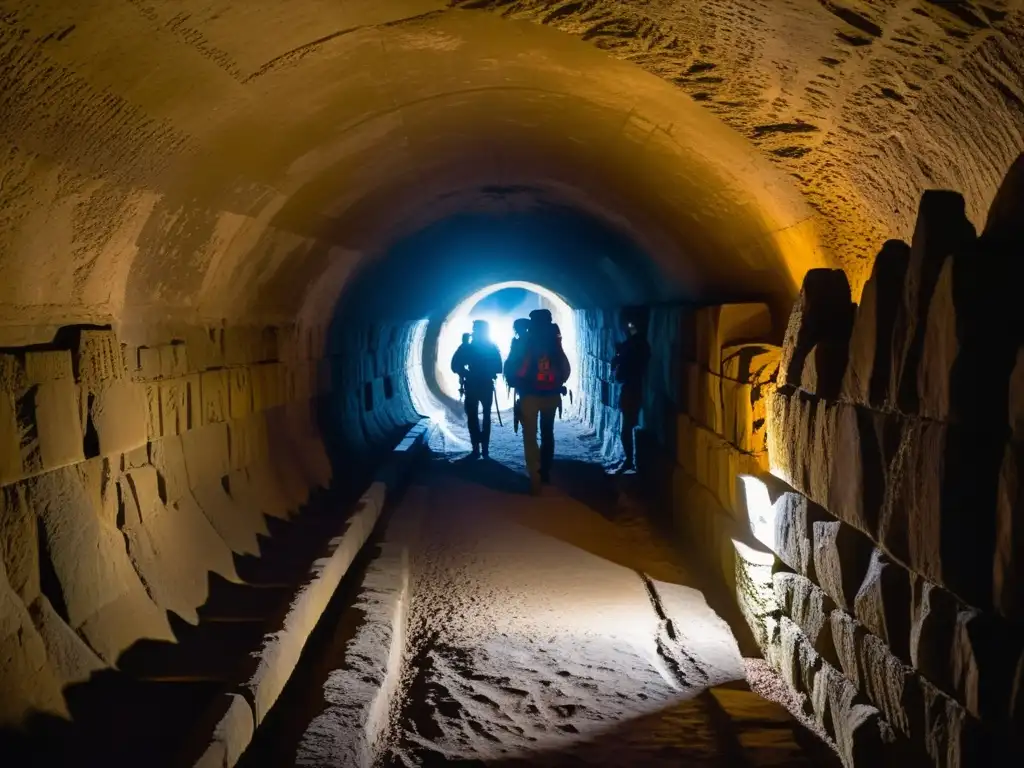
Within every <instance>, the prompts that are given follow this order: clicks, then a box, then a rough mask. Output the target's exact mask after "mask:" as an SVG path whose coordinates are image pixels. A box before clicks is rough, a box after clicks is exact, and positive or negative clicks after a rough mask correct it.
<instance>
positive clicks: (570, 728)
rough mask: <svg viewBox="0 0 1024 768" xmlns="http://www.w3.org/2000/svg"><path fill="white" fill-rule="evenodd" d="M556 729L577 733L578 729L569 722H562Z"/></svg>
mask: <svg viewBox="0 0 1024 768" xmlns="http://www.w3.org/2000/svg"><path fill="white" fill-rule="evenodd" d="M558 730H560V731H562V732H563V733H579V731H578V730H577V729H576V726H574V725H572V724H571V723H563V724H562V725H560V726H558Z"/></svg>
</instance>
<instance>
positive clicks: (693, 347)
mask: <svg viewBox="0 0 1024 768" xmlns="http://www.w3.org/2000/svg"><path fill="white" fill-rule="evenodd" d="M621 320H622V318H621V312H620V311H610V310H604V311H586V312H580V313H578V325H577V328H578V332H579V336H578V337H579V338H580V339H581V341H582V350H581V351H582V355H583V357H582V359H581V367H582V368H583V376H582V382H583V387H584V393H583V395H584V396H583V398H582V399H581V408H582V415H583V418H584V419H585V420H586V421H587V422H588V423H589V424H590V425H591V426H593V427H594V428H595V430H597V432H598V434H599V435H601V436H602V438H603V440H602V442H603V444H604V446H605V454H606V455H607V456H608V457H610V458H614V457H616V453H617V452H619V451H620V450H621V449H620V447H619V442H618V440H619V430H620V426H621V414H620V413H619V411H618V396H619V387H618V385H617V384H616V383H615V382H614V381H613V379H612V374H611V366H610V363H611V359H612V357H613V356H614V354H615V343H616V342H617V341H619V340H620V339H621V338H622V330H621V329H622V322H621ZM647 334H648V340H649V342H650V345H651V352H652V357H651V361H650V365H649V367H648V372H647V378H646V385H645V386H646V391H645V399H644V408H643V414H642V429H641V434H640V435H638V438H637V450H638V454H639V457H640V460H639V466H640V471H641V473H643V475H644V476H645V482H648V488H649V489H651V490H652V492H653V493H655V494H656V496H657V497H658V498H659V499H660V501H661V506H662V507H664V508H666V509H671V511H672V518H673V521H674V524H675V527H676V529H677V530H678V531H679V533H680V535H681V537H682V538H683V539H684V540H686V542H687V543H688V544H689V545H692V546H693V547H694V549H695V550H696V551H699V552H702V553H704V554H705V555H707V556H708V559H709V560H711V561H713V564H714V566H715V567H716V568H718V569H719V571H720V572H721V574H722V576H723V577H724V578H725V579H726V581H727V583H728V584H729V585H730V586H735V580H736V565H735V558H736V553H735V549H734V547H733V541H734V540H736V539H739V540H746V541H749V542H750V543H751V544H752V545H756V542H755V541H754V540H753V539H752V537H751V535H750V526H749V523H748V521H747V508H746V504H745V500H744V498H743V496H742V494H741V493H740V486H739V484H738V483H739V481H738V477H739V475H741V474H747V473H749V474H765V473H766V471H767V465H768V453H767V442H766V404H767V402H768V393H769V392H771V391H772V390H773V388H774V375H775V369H776V367H777V362H778V359H779V355H780V350H779V348H778V347H777V346H774V345H772V344H770V343H768V342H767V341H766V339H768V338H770V337H771V317H770V314H769V311H768V308H767V307H766V306H765V305H763V304H728V305H722V306H714V307H707V308H701V309H694V308H690V307H678V306H666V307H653V308H651V309H650V312H649V315H648V321H647Z"/></svg>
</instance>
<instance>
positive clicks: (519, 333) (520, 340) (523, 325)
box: [505, 317, 530, 432]
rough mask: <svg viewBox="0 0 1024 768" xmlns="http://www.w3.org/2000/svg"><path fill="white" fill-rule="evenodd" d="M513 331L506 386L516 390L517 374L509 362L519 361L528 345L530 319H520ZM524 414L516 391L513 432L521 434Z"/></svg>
mask: <svg viewBox="0 0 1024 768" xmlns="http://www.w3.org/2000/svg"><path fill="white" fill-rule="evenodd" d="M512 330H513V331H514V332H515V335H514V336H513V337H512V343H511V344H510V345H509V350H508V359H507V360H506V361H505V384H507V385H508V388H509V389H515V384H513V383H512V382H513V379H515V375H516V372H515V370H513V369H512V368H510V367H509V360H518V359H519V357H520V355H521V350H522V347H523V345H524V344H525V343H526V335H527V334H528V333H529V332H530V318H528V317H520V318H517V319H516V321H515V322H514V323H512ZM522 420H523V417H522V412H521V411H520V408H519V392H518V390H517V391H516V393H515V395H514V396H513V401H512V431H513V432H519V424H520V423H521V422H522Z"/></svg>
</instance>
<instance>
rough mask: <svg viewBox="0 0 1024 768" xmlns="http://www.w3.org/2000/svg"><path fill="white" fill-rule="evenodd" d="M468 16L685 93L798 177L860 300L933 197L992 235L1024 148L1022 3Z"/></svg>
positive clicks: (491, 4) (610, 7)
mask: <svg viewBox="0 0 1024 768" xmlns="http://www.w3.org/2000/svg"><path fill="white" fill-rule="evenodd" d="M458 4H459V5H462V6H463V7H474V8H480V7H483V8H490V9H494V10H496V11H498V12H501V13H504V14H507V15H509V16H512V17H516V18H529V19H531V20H535V21H538V22H542V23H547V24H551V25H553V26H555V27H557V28H559V29H563V30H565V31H567V32H570V33H573V34H577V35H581V36H582V37H584V39H587V40H590V41H592V42H593V43H594V44H595V45H599V46H601V47H602V48H604V49H605V50H607V51H609V52H611V53H612V54H613V55H616V56H620V57H622V58H625V59H628V60H630V61H634V62H636V63H637V64H639V65H640V66H643V67H646V68H647V69H649V70H650V71H652V72H655V73H656V74H658V75H660V76H662V77H665V78H667V79H670V80H672V81H674V82H675V83H677V84H678V85H679V87H680V88H682V89H683V90H685V91H686V92H687V93H688V94H689V95H690V96H691V98H693V99H695V100H697V101H698V102H700V103H701V104H702V105H704V106H705V107H707V109H709V110H711V111H712V112H713V113H715V114H716V115H718V116H720V117H721V118H722V119H723V120H725V121H726V122H727V123H728V124H729V125H731V126H733V127H734V128H736V129H737V130H739V131H740V132H742V133H743V134H745V135H747V136H749V137H750V139H751V140H752V141H753V142H755V143H756V144H757V145H758V147H759V148H760V149H761V150H762V151H763V152H764V153H766V154H767V155H768V156H770V157H771V158H773V160H774V161H775V162H776V163H778V164H779V165H780V166H781V167H782V168H784V169H785V170H786V171H787V172H788V173H790V174H792V175H793V177H794V178H795V179H796V181H797V183H798V184H799V185H800V187H801V188H802V190H803V192H804V194H805V195H806V196H807V198H808V199H809V200H810V201H811V203H812V205H813V206H814V207H815V208H816V209H817V210H818V211H820V212H822V213H823V214H824V215H825V218H826V220H827V221H828V223H829V225H830V227H831V233H830V235H829V237H828V239H829V240H830V241H832V242H834V243H835V244H836V246H837V247H836V250H837V254H838V256H839V258H840V259H842V260H843V262H844V266H846V267H847V269H848V271H849V272H850V273H851V277H852V279H853V282H854V283H855V284H856V285H858V286H859V285H860V284H861V283H863V281H864V279H866V278H867V273H868V271H869V269H870V258H871V257H872V256H873V255H874V254H875V253H876V251H877V249H878V246H879V244H880V243H881V242H882V241H883V240H885V239H886V237H887V236H892V235H896V236H900V237H905V236H907V235H908V234H909V232H910V231H911V229H912V228H913V222H914V216H915V213H916V206H917V198H918V196H919V195H920V193H921V191H923V190H924V189H926V188H952V189H958V190H963V191H964V192H965V193H968V197H969V199H970V200H971V203H970V205H971V208H970V211H969V214H970V216H971V218H972V219H973V220H974V221H976V222H979V224H980V222H981V221H982V220H983V217H984V211H986V210H987V208H988V204H989V203H990V202H991V200H992V198H993V196H994V194H995V191H996V188H997V186H998V184H999V182H1000V181H1001V178H1002V174H1003V173H1005V170H1006V168H1007V167H1009V165H1010V163H1011V162H1012V161H1013V159H1014V158H1015V156H1016V155H1017V154H1018V153H1019V152H1020V151H1021V149H1024V131H1022V130H1021V125H1022V122H1024V106H1022V99H1021V97H1022V93H1021V90H1020V85H1019V84H1020V73H1021V72H1022V71H1024V43H1022V41H1021V26H1022V22H1024V12H1022V8H1021V4H1020V3H1019V2H1014V0H1007V1H1004V2H991V3H981V2H962V3H961V2H957V3H938V2H926V1H925V0H906V1H904V2H886V1H883V0H830V1H829V2H800V1H797V0H788V1H786V2H781V3H776V2H770V1H769V0H741V2H733V0H713V1H712V2H707V1H706V0H702V1H698V0H687V1H686V2H678V0H645V1H644V2H639V1H637V2H617V1H616V0H591V2H584V3H571V2H564V0H460V2H459V3H458ZM796 30H799V31H798V32H797V31H796ZM782 41H785V42H782ZM968 136H974V137H977V139H975V140H973V141H968V140H967V137H968ZM897 137H898V138H897ZM997 158H998V160H997ZM951 160H952V161H951ZM856 293H859V291H855V295H856Z"/></svg>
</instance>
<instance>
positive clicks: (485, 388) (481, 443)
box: [452, 320, 501, 459]
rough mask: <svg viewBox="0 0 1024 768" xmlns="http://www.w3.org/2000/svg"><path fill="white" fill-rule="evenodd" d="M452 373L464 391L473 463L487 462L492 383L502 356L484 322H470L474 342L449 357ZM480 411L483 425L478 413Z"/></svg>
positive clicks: (492, 400)
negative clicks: (461, 383)
mask: <svg viewBox="0 0 1024 768" xmlns="http://www.w3.org/2000/svg"><path fill="white" fill-rule="evenodd" d="M452 371H454V372H455V373H457V374H458V376H459V380H460V381H461V382H463V388H464V390H465V395H466V398H465V407H466V416H467V417H468V418H469V439H470V441H471V442H472V443H473V452H472V453H471V454H470V456H471V457H472V458H474V459H476V458H479V457H480V455H481V454H483V457H484V458H485V459H486V458H487V457H488V455H489V447H490V442H491V406H492V405H493V403H494V380H495V379H496V378H497V376H498V374H499V373H501V352H499V351H498V347H497V345H496V344H495V343H494V342H493V341H491V338H490V326H488V324H487V321H486V320H474V321H473V338H472V341H471V342H470V343H469V344H466V343H463V344H462V345H460V346H459V348H458V349H457V350H455V354H454V355H453V356H452ZM481 408H482V409H483V421H482V422H481V420H480V413H479V412H480V410H481Z"/></svg>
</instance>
